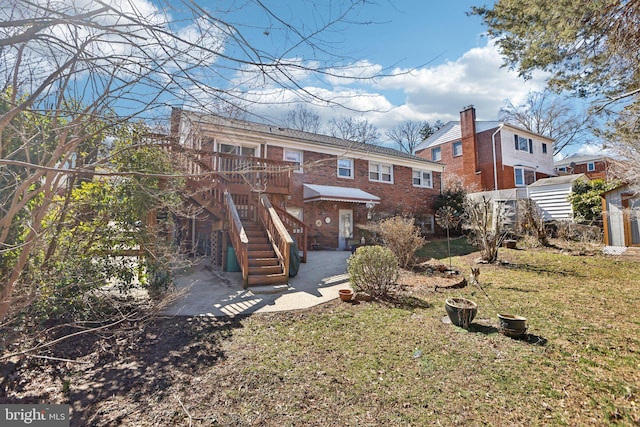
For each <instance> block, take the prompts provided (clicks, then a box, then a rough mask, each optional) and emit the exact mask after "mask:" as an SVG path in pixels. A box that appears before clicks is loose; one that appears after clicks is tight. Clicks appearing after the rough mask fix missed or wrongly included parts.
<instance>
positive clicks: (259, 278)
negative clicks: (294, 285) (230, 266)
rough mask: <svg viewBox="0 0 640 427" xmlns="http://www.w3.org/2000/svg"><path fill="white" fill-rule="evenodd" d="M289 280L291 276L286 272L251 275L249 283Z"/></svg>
mask: <svg viewBox="0 0 640 427" xmlns="http://www.w3.org/2000/svg"><path fill="white" fill-rule="evenodd" d="M288 282H289V278H288V277H287V276H285V275H284V273H279V274H265V275H250V276H249V285H273V284H276V283H288Z"/></svg>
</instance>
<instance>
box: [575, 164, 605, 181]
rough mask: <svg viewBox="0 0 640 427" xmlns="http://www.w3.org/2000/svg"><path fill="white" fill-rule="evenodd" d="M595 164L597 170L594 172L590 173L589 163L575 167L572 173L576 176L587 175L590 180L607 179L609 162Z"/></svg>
mask: <svg viewBox="0 0 640 427" xmlns="http://www.w3.org/2000/svg"><path fill="white" fill-rule="evenodd" d="M593 163H594V164H595V170H594V171H588V164H587V163H581V164H577V165H575V167H574V168H573V170H572V171H571V173H574V174H580V173H583V174H586V175H587V176H588V177H589V178H590V179H596V178H602V179H607V177H608V174H607V169H608V168H607V166H608V165H607V162H606V161H595V162H593ZM567 171H570V169H569V168H567Z"/></svg>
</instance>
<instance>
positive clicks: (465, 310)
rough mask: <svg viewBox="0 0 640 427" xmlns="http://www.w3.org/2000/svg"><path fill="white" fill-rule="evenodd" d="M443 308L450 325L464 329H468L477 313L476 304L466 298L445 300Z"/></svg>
mask: <svg viewBox="0 0 640 427" xmlns="http://www.w3.org/2000/svg"><path fill="white" fill-rule="evenodd" d="M444 308H445V310H446V311H447V315H448V316H449V319H450V320H451V323H453V324H454V325H456V326H460V327H462V328H464V329H469V325H471V322H472V321H473V319H474V318H475V317H476V313H478V304H476V303H475V302H473V301H471V300H468V299H466V298H447V300H446V301H445V304H444Z"/></svg>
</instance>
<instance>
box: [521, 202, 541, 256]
mask: <svg viewBox="0 0 640 427" xmlns="http://www.w3.org/2000/svg"><path fill="white" fill-rule="evenodd" d="M517 211H518V216H519V218H518V226H519V229H520V230H519V231H520V232H521V233H526V234H528V235H531V236H534V237H535V238H536V240H537V241H538V243H539V244H540V245H542V246H548V245H549V236H548V233H547V227H546V226H545V222H544V214H543V212H542V209H540V207H539V206H538V204H537V203H536V202H535V201H534V200H531V199H524V200H519V201H518V210H517Z"/></svg>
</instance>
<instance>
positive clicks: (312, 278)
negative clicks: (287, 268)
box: [161, 251, 351, 317]
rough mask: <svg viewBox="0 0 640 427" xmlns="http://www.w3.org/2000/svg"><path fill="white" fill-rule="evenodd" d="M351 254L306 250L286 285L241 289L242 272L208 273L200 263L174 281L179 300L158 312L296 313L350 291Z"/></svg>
mask: <svg viewBox="0 0 640 427" xmlns="http://www.w3.org/2000/svg"><path fill="white" fill-rule="evenodd" d="M350 255H351V252H349V251H317V252H313V251H312V252H308V255H307V262H306V263H302V264H300V270H299V271H298V275H297V276H296V277H292V278H291V279H289V286H286V285H283V286H280V287H274V286H259V287H253V286H252V287H251V288H249V289H243V288H242V274H241V273H228V272H221V271H212V270H211V269H209V268H207V267H206V265H205V263H204V262H202V263H200V264H198V265H196V266H194V267H193V268H191V269H190V270H189V271H188V272H187V273H185V274H183V275H179V276H178V277H176V279H175V284H176V288H177V291H178V292H180V293H181V295H180V297H179V298H178V299H177V300H176V301H174V302H173V303H172V304H170V305H169V306H167V307H166V308H165V309H164V310H163V311H162V312H161V314H163V315H167V316H215V317H227V316H228V317H234V316H238V315H247V314H251V313H266V312H274V311H288V310H298V309H303V308H309V307H313V306H314V305H318V304H321V303H324V302H327V301H330V300H332V299H335V298H338V289H341V288H344V287H349V277H348V275H347V273H346V269H347V263H346V260H347V258H349V256H350Z"/></svg>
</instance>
